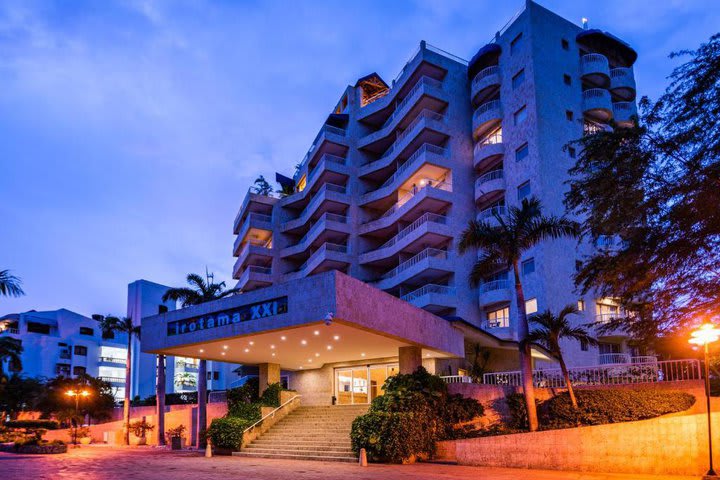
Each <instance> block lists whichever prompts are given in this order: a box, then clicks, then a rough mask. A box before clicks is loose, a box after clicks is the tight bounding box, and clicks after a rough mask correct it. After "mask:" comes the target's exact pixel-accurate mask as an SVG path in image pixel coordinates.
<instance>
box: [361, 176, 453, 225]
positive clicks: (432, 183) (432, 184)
mask: <svg viewBox="0 0 720 480" xmlns="http://www.w3.org/2000/svg"><path fill="white" fill-rule="evenodd" d="M420 182H421V185H420V188H419V189H418V190H417V191H415V192H413V191H412V190H410V191H409V192H407V193H406V194H405V195H403V196H402V197H400V199H399V200H398V201H397V202H395V204H394V205H393V206H392V207H390V208H388V209H387V210H386V211H385V213H383V214H382V215H381V216H380V217H379V218H385V217H389V216H390V215H392V214H393V213H395V212H397V211H398V210H399V209H400V208H401V207H402V206H403V205H405V204H406V203H407V202H408V201H409V200H410V199H411V198H413V197H414V196H415V195H417V194H419V193H420V192H422V191H423V190H425V189H426V188H435V189H437V190H444V191H446V192H452V184H451V183H448V182H439V181H437V180H432V179H429V178H426V179H423V180H421V181H420ZM373 221H374V220H373ZM367 223H370V222H367Z"/></svg>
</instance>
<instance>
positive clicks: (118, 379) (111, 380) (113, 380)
mask: <svg viewBox="0 0 720 480" xmlns="http://www.w3.org/2000/svg"><path fill="white" fill-rule="evenodd" d="M98 378H99V379H100V380H102V381H104V382H109V383H125V378H123V377H98Z"/></svg>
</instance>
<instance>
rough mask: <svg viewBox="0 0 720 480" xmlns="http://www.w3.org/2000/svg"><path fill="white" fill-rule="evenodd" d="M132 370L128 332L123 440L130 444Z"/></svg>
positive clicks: (130, 343)
mask: <svg viewBox="0 0 720 480" xmlns="http://www.w3.org/2000/svg"><path fill="white" fill-rule="evenodd" d="M131 371H132V332H128V349H127V359H126V360H125V401H124V402H123V441H124V442H125V445H130V378H131Z"/></svg>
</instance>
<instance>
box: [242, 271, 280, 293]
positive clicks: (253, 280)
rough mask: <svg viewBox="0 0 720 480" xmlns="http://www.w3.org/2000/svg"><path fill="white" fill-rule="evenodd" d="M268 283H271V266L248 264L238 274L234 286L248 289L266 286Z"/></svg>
mask: <svg viewBox="0 0 720 480" xmlns="http://www.w3.org/2000/svg"><path fill="white" fill-rule="evenodd" d="M270 284H272V269H271V268H269V267H261V266H258V265H248V267H247V268H246V269H245V270H244V271H243V272H242V274H241V275H240V278H239V279H238V283H237V285H236V287H235V288H241V289H243V290H244V291H250V290H254V289H256V288H260V287H266V286H268V285H270Z"/></svg>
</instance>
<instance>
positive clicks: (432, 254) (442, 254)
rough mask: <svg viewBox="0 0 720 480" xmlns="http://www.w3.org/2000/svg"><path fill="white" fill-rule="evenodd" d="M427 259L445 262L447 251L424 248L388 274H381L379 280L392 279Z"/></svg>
mask: <svg viewBox="0 0 720 480" xmlns="http://www.w3.org/2000/svg"><path fill="white" fill-rule="evenodd" d="M427 258H437V259H438V260H447V258H448V252H447V250H440V249H439V248H426V249H425V250H423V251H421V252H420V253H418V254H416V255H415V256H413V257H411V258H409V259H408V260H405V261H404V262H402V263H400V265H398V266H397V267H395V268H393V269H392V270H390V271H389V272H387V273H385V274H383V275H382V276H381V277H380V278H381V279H386V278H392V277H394V276H395V275H397V274H399V273H400V272H402V271H404V270H407V269H408V268H410V267H412V266H413V265H416V264H418V263H419V262H422V261H423V260H425V259H427Z"/></svg>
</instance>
